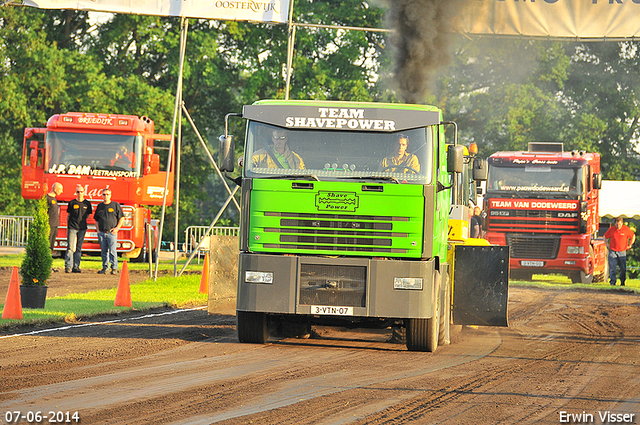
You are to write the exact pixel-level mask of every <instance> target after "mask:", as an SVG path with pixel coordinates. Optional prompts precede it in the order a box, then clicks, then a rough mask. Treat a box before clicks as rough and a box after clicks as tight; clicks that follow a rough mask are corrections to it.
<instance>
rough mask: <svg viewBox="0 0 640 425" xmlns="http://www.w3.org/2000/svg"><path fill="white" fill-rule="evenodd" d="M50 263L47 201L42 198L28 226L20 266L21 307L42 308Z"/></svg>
mask: <svg viewBox="0 0 640 425" xmlns="http://www.w3.org/2000/svg"><path fill="white" fill-rule="evenodd" d="M51 264H53V258H52V257H51V249H50V248H49V215H48V213H47V201H46V200H45V199H44V198H42V199H40V201H39V202H38V207H37V209H36V214H35V216H34V218H33V221H32V222H31V226H29V235H28V239H27V248H26V253H25V257H24V260H22V266H21V267H20V275H21V276H22V285H20V298H21V300H22V308H44V304H45V300H46V298H47V281H48V280H49V276H50V275H51Z"/></svg>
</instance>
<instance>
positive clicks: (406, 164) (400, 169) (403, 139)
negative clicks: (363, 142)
mask: <svg viewBox="0 0 640 425" xmlns="http://www.w3.org/2000/svg"><path fill="white" fill-rule="evenodd" d="M408 147H409V137H408V136H407V135H405V134H398V135H397V136H396V137H395V139H394V143H393V146H392V148H391V154H390V155H389V156H388V157H386V158H384V159H383V160H382V162H381V163H380V167H379V171H389V172H392V173H414V174H418V173H419V172H420V162H419V161H418V157H417V156H415V155H414V154H411V153H409V152H407V148H408Z"/></svg>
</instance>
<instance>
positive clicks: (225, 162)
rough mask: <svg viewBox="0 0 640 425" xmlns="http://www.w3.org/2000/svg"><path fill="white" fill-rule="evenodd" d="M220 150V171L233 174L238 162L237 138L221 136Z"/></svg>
mask: <svg viewBox="0 0 640 425" xmlns="http://www.w3.org/2000/svg"><path fill="white" fill-rule="evenodd" d="M218 140H219V141H220V143H219V149H218V163H219V164H220V171H227V172H230V173H231V172H233V170H234V168H235V162H236V159H235V157H236V151H235V138H234V137H233V136H220V137H219V138H218Z"/></svg>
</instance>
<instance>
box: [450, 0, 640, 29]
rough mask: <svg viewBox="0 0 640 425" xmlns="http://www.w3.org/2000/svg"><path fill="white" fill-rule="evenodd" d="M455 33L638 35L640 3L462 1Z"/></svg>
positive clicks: (610, 0)
mask: <svg viewBox="0 0 640 425" xmlns="http://www.w3.org/2000/svg"><path fill="white" fill-rule="evenodd" d="M458 10H459V13H458V16H457V17H456V18H455V20H454V28H455V29H456V31H458V32H462V33H470V34H496V35H524V36H540V37H570V38H604V37H607V38H630V37H638V36H639V35H640V1H639V0H530V1H526V0H464V4H463V5H462V6H461V7H460V8H459V9H458Z"/></svg>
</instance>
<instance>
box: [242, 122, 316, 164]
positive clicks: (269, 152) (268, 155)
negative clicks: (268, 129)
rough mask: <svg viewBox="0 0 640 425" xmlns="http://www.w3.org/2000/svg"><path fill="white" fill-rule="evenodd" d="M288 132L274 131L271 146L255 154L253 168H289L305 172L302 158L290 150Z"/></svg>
mask: <svg viewBox="0 0 640 425" xmlns="http://www.w3.org/2000/svg"><path fill="white" fill-rule="evenodd" d="M288 141H289V139H288V136H287V130H280V129H277V130H273V132H272V133H271V145H270V146H268V147H267V148H266V149H260V150H258V151H255V152H254V154H253V166H254V167H256V168H289V169H298V170H304V169H305V165H304V161H303V160H302V157H300V155H298V154H297V153H295V152H294V151H292V150H291V149H289V145H288ZM271 146H273V149H272V148H271Z"/></svg>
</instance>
